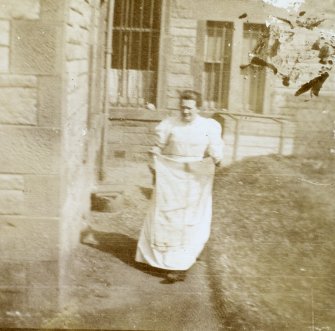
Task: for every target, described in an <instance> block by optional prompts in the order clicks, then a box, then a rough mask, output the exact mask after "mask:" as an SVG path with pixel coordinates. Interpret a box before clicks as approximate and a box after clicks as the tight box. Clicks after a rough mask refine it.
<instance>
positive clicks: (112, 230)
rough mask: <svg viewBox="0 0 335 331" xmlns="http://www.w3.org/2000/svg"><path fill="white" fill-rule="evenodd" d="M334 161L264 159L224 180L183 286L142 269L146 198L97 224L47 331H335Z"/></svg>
mask: <svg viewBox="0 0 335 331" xmlns="http://www.w3.org/2000/svg"><path fill="white" fill-rule="evenodd" d="M334 164H335V163H334V160H326V161H318V160H309V159H299V158H295V157H278V156H265V157H254V158H249V159H246V160H244V161H240V162H236V163H235V164H234V165H232V166H231V167H229V168H226V169H223V170H220V171H219V172H218V173H217V174H216V179H215V187H214V202H213V205H214V213H213V226H212V234H211V238H210V240H209V242H208V244H207V247H206V249H205V250H204V252H203V254H202V255H201V257H200V260H199V261H198V262H197V263H196V265H195V266H194V267H193V268H192V269H191V270H190V273H189V276H188V279H187V280H186V281H185V282H180V283H176V284H172V285H171V284H164V281H163V278H164V272H162V271H160V270H157V269H152V268H146V267H144V266H142V265H138V264H136V263H135V262H134V254H135V249H136V241H137V238H138V235H139V231H140V228H141V225H142V220H143V218H144V215H145V212H146V210H147V208H148V204H149V200H148V199H147V198H146V197H145V195H146V194H147V193H148V191H149V190H148V189H145V188H141V187H138V188H134V190H133V191H132V192H130V191H129V192H128V194H127V197H126V201H125V206H124V208H123V209H122V210H120V211H119V212H117V213H113V214H108V213H97V212H96V213H93V214H92V222H91V223H92V231H91V234H92V235H93V236H92V237H91V239H92V241H91V242H90V241H89V240H88V241H86V244H81V245H79V247H78V249H77V251H76V252H75V254H74V256H73V262H72V267H71V270H69V273H68V274H69V280H68V284H67V291H66V293H65V297H64V298H63V299H64V302H65V303H66V304H65V307H64V310H63V312H62V313H60V314H57V315H56V316H53V317H52V318H50V317H49V318H45V319H44V320H43V321H42V323H41V326H42V327H44V328H56V327H57V328H59V327H64V328H75V329H108V330H234V331H235V330H236V331H242V330H246V331H252V330H255V331H256V330H257V331H270V330H274V331H282V330H289V331H298V330H299V331H300V330H301V331H302V330H306V331H307V330H309V331H331V330H335V276H334V271H335V262H334V261H335V260H334V255H335V242H334V234H335V204H334V203H333V201H334V200H333V199H334V191H335V180H334V179H335V176H334V170H333V169H334Z"/></svg>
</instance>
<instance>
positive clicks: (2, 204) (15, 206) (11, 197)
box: [0, 190, 24, 215]
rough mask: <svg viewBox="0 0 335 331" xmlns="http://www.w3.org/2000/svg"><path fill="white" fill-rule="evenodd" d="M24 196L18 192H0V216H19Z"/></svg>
mask: <svg viewBox="0 0 335 331" xmlns="http://www.w3.org/2000/svg"><path fill="white" fill-rule="evenodd" d="M23 203H24V194H23V192H22V191H18V190H1V191H0V215H20V214H22V211H23Z"/></svg>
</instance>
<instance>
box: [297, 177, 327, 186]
mask: <svg viewBox="0 0 335 331" xmlns="http://www.w3.org/2000/svg"><path fill="white" fill-rule="evenodd" d="M298 180H300V181H301V182H305V183H308V184H312V185H319V186H330V185H332V184H328V183H317V182H312V181H310V180H307V179H304V178H298Z"/></svg>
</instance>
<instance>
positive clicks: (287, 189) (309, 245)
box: [208, 156, 335, 331]
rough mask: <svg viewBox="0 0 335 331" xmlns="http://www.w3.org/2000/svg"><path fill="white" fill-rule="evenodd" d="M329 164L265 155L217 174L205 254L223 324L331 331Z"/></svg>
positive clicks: (333, 216) (333, 210) (333, 215)
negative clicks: (209, 235) (210, 227)
mask: <svg viewBox="0 0 335 331" xmlns="http://www.w3.org/2000/svg"><path fill="white" fill-rule="evenodd" d="M333 166H334V163H333V162H331V161H327V162H320V161H315V160H303V159H298V158H294V157H290V158H284V157H276V156H270V157H269V156H267V157H257V158H250V159H248V160H245V161H242V162H239V163H235V164H234V165H233V166H231V167H230V168H227V169H224V170H223V171H221V172H219V173H218V174H217V176H216V181H215V189H214V216H213V227H212V236H211V240H210V242H209V244H208V252H209V254H208V257H209V265H210V272H211V275H212V277H211V279H212V287H213V288H215V292H214V293H216V302H217V306H218V307H220V308H219V309H220V313H221V317H222V319H223V320H224V321H225V326H226V327H227V328H230V329H232V330H258V331H260V330H333V329H335V317H334V318H330V319H329V316H332V315H333V316H335V314H334V310H333V309H334V308H335V306H334V305H333V304H330V302H335V300H334V299H335V286H334V284H335V281H334V280H335V279H334V278H333V275H334V271H335V262H334V259H333V256H334V254H335V243H334V234H335V204H334V203H333V199H334V198H333V197H334V191H335V186H334V185H335V181H334V173H333ZM327 316H328V317H327Z"/></svg>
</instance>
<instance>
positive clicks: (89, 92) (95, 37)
mask: <svg viewBox="0 0 335 331" xmlns="http://www.w3.org/2000/svg"><path fill="white" fill-rule="evenodd" d="M103 22H104V16H103V10H101V8H100V0H70V1H68V7H67V19H66V21H65V34H64V39H65V86H64V90H65V91H66V93H65V94H66V98H65V100H64V112H63V131H62V159H63V160H65V162H64V163H63V165H62V181H63V183H64V185H63V187H64V190H65V191H64V192H63V193H64V194H63V195H64V197H65V199H64V201H63V205H62V211H61V212H62V249H63V250H64V253H66V252H67V251H71V248H73V246H75V245H76V244H77V243H78V241H79V233H80V231H78V229H79V230H80V229H82V228H83V227H85V224H86V223H87V222H88V217H89V211H90V193H91V192H92V190H93V185H94V183H95V180H96V176H95V175H96V172H97V169H96V165H95V162H96V160H95V158H96V153H97V150H98V149H99V148H100V146H99V132H100V131H99V125H100V124H99V118H100V115H101V99H102V93H101V91H102V90H103V88H102V87H101V84H100V82H101V75H102V72H101V67H100V65H101V43H102V42H103V39H102V38H103V36H104V33H103V32H102V31H100V28H101V29H103ZM101 23H102V24H101Z"/></svg>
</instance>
